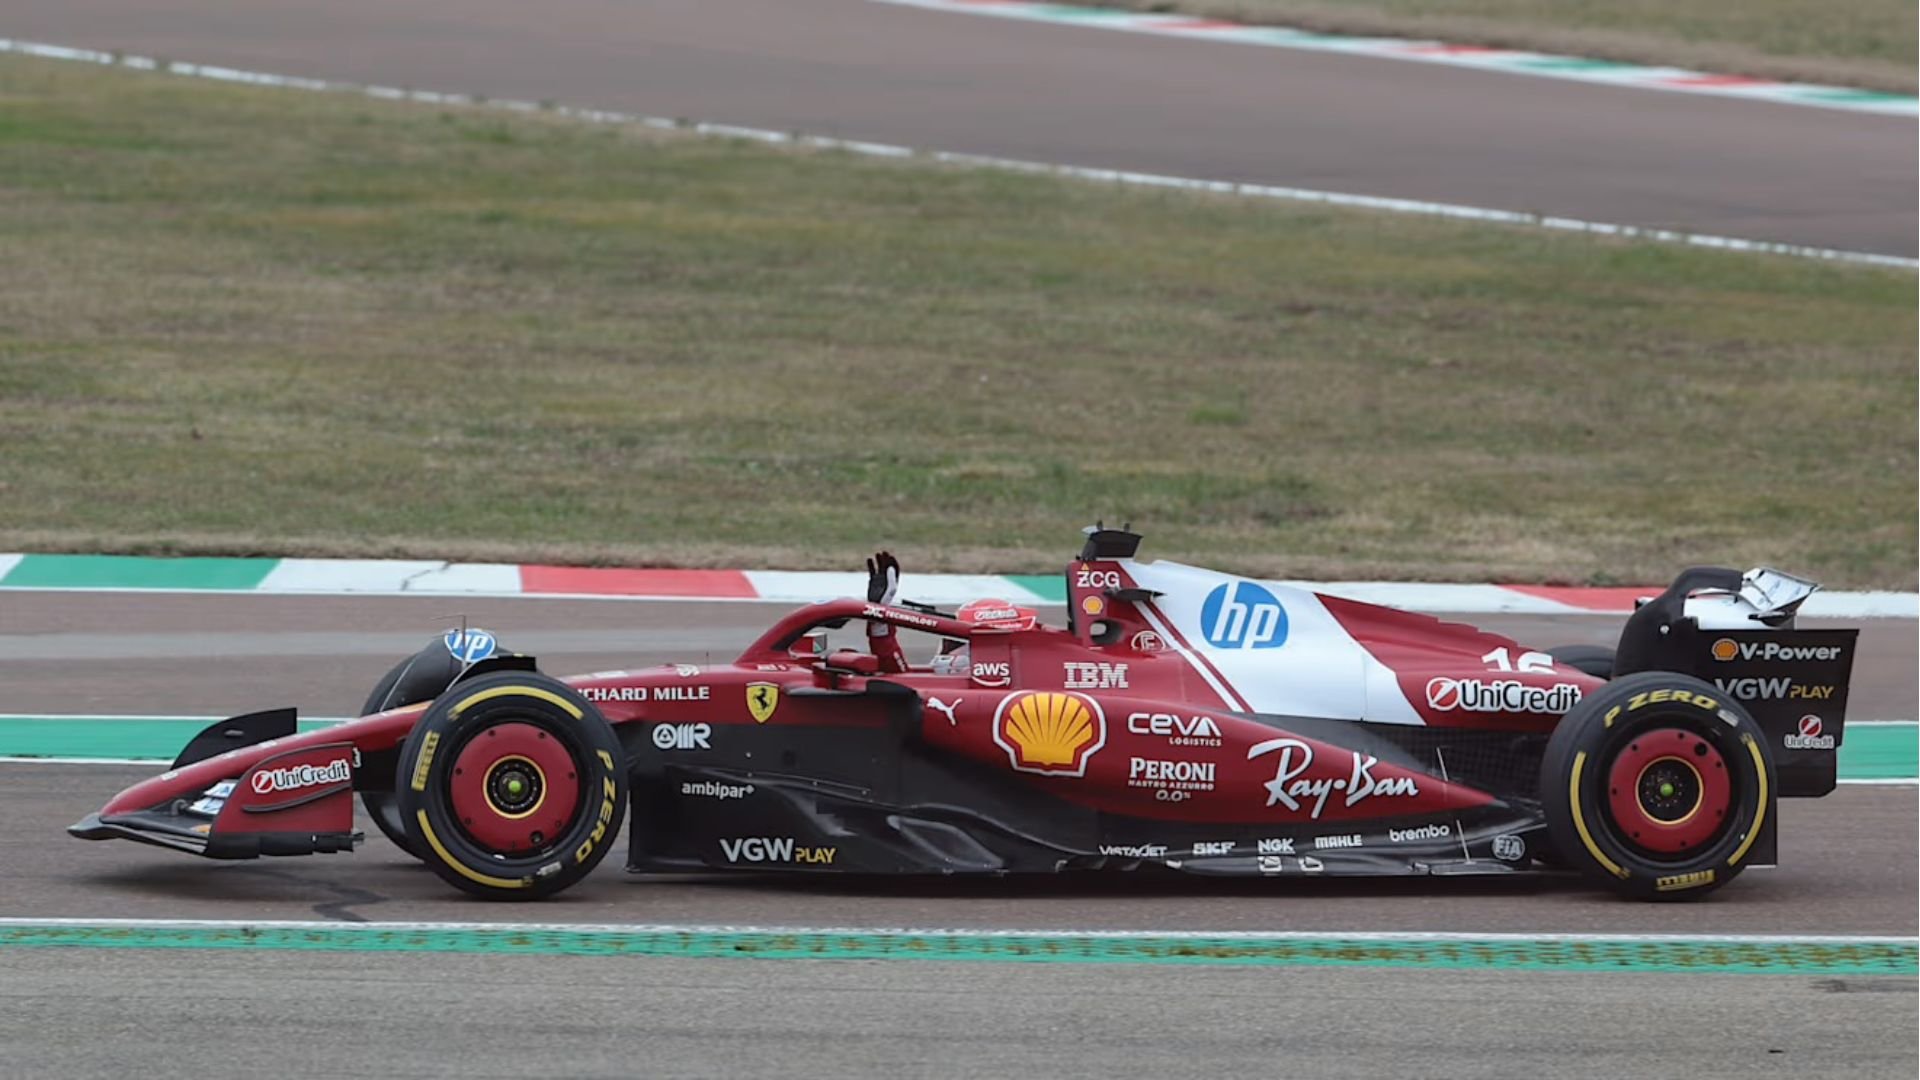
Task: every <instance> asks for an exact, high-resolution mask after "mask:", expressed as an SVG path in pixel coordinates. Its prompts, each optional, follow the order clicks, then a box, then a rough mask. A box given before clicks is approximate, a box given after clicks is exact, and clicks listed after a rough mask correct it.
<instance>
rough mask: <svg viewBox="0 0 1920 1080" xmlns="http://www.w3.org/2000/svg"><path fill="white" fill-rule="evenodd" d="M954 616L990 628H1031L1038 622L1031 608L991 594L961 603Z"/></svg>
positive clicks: (964, 621) (965, 621) (962, 620)
mask: <svg viewBox="0 0 1920 1080" xmlns="http://www.w3.org/2000/svg"><path fill="white" fill-rule="evenodd" d="M954 617H955V618H957V619H959V620H960V621H961V622H963V623H972V624H973V625H975V626H979V627H985V628H988V629H992V630H1031V629H1033V628H1034V627H1035V626H1036V625H1038V624H1039V622H1040V620H1039V618H1038V616H1037V615H1036V614H1035V612H1034V610H1033V609H1032V608H1029V607H1021V606H1020V605H1018V604H1015V603H1014V602H1013V601H1011V600H1001V599H999V598H998V597H991V596H989V597H983V598H981V599H979V600H973V601H969V602H968V603H966V604H963V605H961V607H960V610H959V612H958V613H956V614H955V616H954Z"/></svg>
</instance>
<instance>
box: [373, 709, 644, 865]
mask: <svg viewBox="0 0 1920 1080" xmlns="http://www.w3.org/2000/svg"><path fill="white" fill-rule="evenodd" d="M399 776H400V779H401V784H400V791H399V807H400V811H401V814H402V816H403V817H404V819H405V822H406V827H407V837H408V839H409V840H410V841H411V842H412V844H413V846H414V847H415V848H416V849H417V850H419V851H421V852H423V853H424V855H423V861H425V862H426V864H427V865H428V866H429V867H431V868H432V869H433V871H434V872H435V873H437V874H439V875H440V876H441V877H442V878H444V879H446V881H447V882H448V883H449V884H452V885H453V886H455V887H457V888H459V889H462V890H464V891H466V892H469V893H472V894H473V895H475V896H479V897H484V898H486V899H489V900H533V899H538V898H540V897H543V896H551V895H553V894H554V893H557V892H559V891H560V890H562V889H564V888H566V887H567V886H569V885H572V884H573V883H575V882H577V881H579V880H580V879H582V878H584V877H586V876H587V874H589V873H591V872H592V870H593V868H594V867H595V866H598V865H599V863H600V860H601V859H603V858H605V857H606V855H607V852H608V851H610V850H612V848H613V842H614V839H615V837H616V836H618V834H619V832H620V821H621V816H622V815H623V814H625V813H626V807H627V769H626V759H625V756H624V754H623V752H622V749H621V746H620V741H619V739H618V738H616V737H615V735H614V733H613V728H612V727H611V726H609V725H608V724H607V721H606V718H605V717H602V716H601V715H600V712H599V710H597V709H595V708H594V707H593V705H592V704H590V703H589V702H587V700H586V699H585V698H582V697H581V696H580V695H579V694H577V693H575V692H574V691H573V689H572V688H570V687H568V686H567V685H566V684H565V683H562V682H560V681H558V680H556V679H550V678H548V677H546V676H544V675H538V674H534V673H531V672H521V671H508V672H501V673H499V674H496V675H486V676H482V677H480V678H477V679H474V680H472V681H471V682H464V683H461V684H460V686H459V688H458V689H457V690H456V691H454V692H450V693H447V694H443V695H442V696H441V697H440V698H439V699H438V700H436V701H435V702H434V703H433V706H432V707H431V708H429V709H428V710H427V712H426V715H424V716H422V717H421V718H420V722H419V723H418V724H416V725H414V729H413V733H412V734H411V735H409V736H408V737H407V741H406V744H405V745H404V746H402V747H401V750H400V767H399Z"/></svg>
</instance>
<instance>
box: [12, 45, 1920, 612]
mask: <svg viewBox="0 0 1920 1080" xmlns="http://www.w3.org/2000/svg"><path fill="white" fill-rule="evenodd" d="M0 254H3V255H4V257H3V258H0V551H5V550H111V551H131V552H200V553H228V554H250V553H276V554H368V555H397V554H420V555H430V556H436V557H468V558H471V557H501V558H514V557H529V558H541V559H549V560H566V561H583V562H626V563H678V564H683V565H701V564H705V565H714V564H745V565H757V566H787V567H820V566H824V567H842V568H851V567H855V566H857V562H856V560H857V558H858V557H859V556H860V555H861V554H863V553H864V552H866V551H868V550H871V547H872V546H873V545H878V544H886V545H891V546H892V547H893V549H894V550H895V551H899V552H901V553H902V554H903V555H904V556H905V558H906V559H907V562H908V565H909V566H911V567H913V568H916V569H936V568H950V569H991V570H1005V571H1017V570H1051V569H1054V568H1057V566H1058V564H1059V562H1060V560H1061V559H1062V558H1063V557H1064V556H1065V555H1067V554H1069V553H1070V552H1071V550H1072V549H1073V548H1074V547H1075V546H1076V539H1077V538H1076V535H1075V531H1074V530H1075V529H1076V528H1077V527H1078V526H1080V525H1082V524H1085V523H1087V522H1089V521H1091V520H1092V519H1093V518H1095V517H1104V518H1106V519H1107V520H1108V521H1116V520H1131V521H1132V522H1133V523H1134V524H1135V525H1136V526H1138V527H1141V528H1143V529H1144V530H1145V531H1146V532H1147V533H1148V534H1149V548H1148V554H1150V555H1159V556H1174V557H1179V558H1183V559H1190V560H1195V561H1211V562H1215V563H1219V564H1223V565H1227V566H1232V567H1236V568H1241V569H1245V570H1250V571H1257V572H1265V573H1280V574H1297V575H1303V576H1305V575H1312V576H1318V577H1403V578H1404V577H1412V578H1464V579H1488V578H1491V579H1497V580H1513V579H1522V580H1568V581H1593V582H1610V581H1622V582H1647V581H1657V580H1664V579H1665V578H1666V577H1667V576H1668V575H1670V574H1671V573H1672V572H1673V571H1674V570H1675V569H1676V568H1678V567H1681V566H1684V565H1687V564H1691V563H1698V562H1723V563H1728V564H1732V565H1736V566H1746V565H1749V564H1752V563H1754V562H1758V561H1762V560H1770V561H1773V562H1775V563H1776V564H1778V565H1781V566H1782V567H1784V568H1789V569H1793V570H1797V571H1802V572H1810V573H1813V574H1816V575H1818V576H1820V577H1822V578H1824V579H1825V580H1827V581H1828V582H1829V583H1830V584H1834V585H1848V586H1861V585H1883V586H1903V585H1911V584H1913V580H1914V572H1915V570H1914V559H1915V489H1914V477H1915V410H1914V401H1915V389H1916V386H1915V384H1916V379H1915V347H1914V346H1915V343H1914V308H1915V298H1914V276H1913V274H1912V273H1910V272H1899V271H1880V270H1864V269H1857V268H1846V267H1840V266H1831V265H1822V264H1818V263H1813V262H1808V261H1803V260H1794V259H1786V258H1772V257H1754V256H1736V255H1729V254H1724V253H1716V252H1711V251H1701V250H1692V249H1684V248H1677V247H1672V246H1655V245H1644V244H1624V243H1613V242H1605V241H1598V240H1594V239H1589V238H1584V237H1578V236H1563V235H1551V234H1545V233H1541V232H1535V231H1530V230H1522V229H1507V228H1494V227H1484V226H1467V225H1460V224H1454V223H1449V222H1443V221H1430V220H1422V219H1412V218H1406V217H1398V216H1388V215H1374V214H1365V213H1356V212H1335V211H1332V210H1329V209H1325V208H1314V207H1303V206H1293V205H1274V204H1268V203H1260V202H1256V201H1247V200H1238V199H1228V198H1203V197H1195V196H1190V195H1185V194H1180V193H1174V192H1152V191H1146V192H1142V191H1132V190H1117V189H1112V188H1108V187H1105V186H1101V185H1095V184H1088V183H1078V182H1067V181H1060V180H1055V179H1050V178H1045V177H1036V176H1027V175H1018V174H1010V173H1004V172H993V171H977V170H963V169H956V168H946V167H935V166H927V165H921V164H917V163H912V162H889V161H878V160H872V159H859V158H853V157H850V156H846V155H843V154H838V153H806V152H791V151H777V150H772V149H768V148H765V147H761V146H758V145H750V144H745V143H739V142H731V141H721V140H713V139H699V138H693V137H683V136H678V135H674V134H671V133H667V134H660V133H648V132H639V131H635V130H631V129H620V128H612V127H605V126H601V127H594V126H586V125H579V124H574V123H570V122H564V121H561V120H557V119H551V118H543V117H539V116H532V117H515V116H504V115H502V114H497V113H492V112H487V111H481V110H443V109H434V108H427V107H422V106H410V105H401V104H393V103H386V102H377V101H372V100H368V99H364V98H358V97H350V96H329V95H313V94H303V93H298V92H292V91H277V90H265V89H249V88H239V87H231V86H221V85H215V84H208V83H203V82H195V81H191V80H185V79H178V78H172V77H168V76H161V75H146V74H139V73H133V72H128V71H125V70H115V69H101V68H92V67H86V66H81V65H60V64H55V63H49V62H44V61H28V60H21V59H0Z"/></svg>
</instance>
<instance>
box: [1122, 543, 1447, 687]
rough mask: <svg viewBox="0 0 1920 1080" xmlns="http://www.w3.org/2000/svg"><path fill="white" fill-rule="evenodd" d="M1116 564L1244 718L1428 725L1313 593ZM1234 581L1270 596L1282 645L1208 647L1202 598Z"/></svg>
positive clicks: (1188, 570) (1183, 568) (1173, 565)
mask: <svg viewBox="0 0 1920 1080" xmlns="http://www.w3.org/2000/svg"><path fill="white" fill-rule="evenodd" d="M1120 565H1121V566H1122V568H1124V569H1125V571H1126V572H1127V574H1128V576H1129V577H1130V578H1131V579H1132V580H1133V581H1135V582H1137V583H1138V584H1139V585H1140V586H1141V587H1142V588H1146V589H1151V590H1153V591H1155V592H1157V593H1160V594H1161V595H1160V596H1159V597H1158V598H1157V599H1156V600H1155V601H1154V606H1155V608H1156V614H1157V615H1158V616H1159V618H1161V619H1162V620H1164V627H1165V629H1162V627H1161V626H1156V627H1155V629H1157V630H1161V632H1162V633H1163V635H1165V636H1166V637H1167V639H1168V640H1169V641H1170V642H1171V641H1176V640H1177V641H1182V642H1184V643H1185V644H1186V646H1187V647H1188V648H1190V649H1192V650H1193V653H1194V656H1193V657H1192V658H1191V661H1190V662H1192V663H1194V665H1195V666H1196V667H1197V668H1200V669H1201V670H1203V671H1204V670H1206V669H1208V668H1211V669H1212V670H1213V671H1214V672H1217V673H1218V676H1219V680H1220V682H1221V683H1224V684H1225V686H1224V691H1225V692H1227V693H1230V694H1231V695H1232V696H1233V697H1235V698H1237V699H1239V701H1241V702H1242V703H1243V705H1244V709H1243V710H1242V711H1246V712H1255V713H1265V714H1269V715H1275V716H1310V717H1319V718H1324V719H1329V720H1367V721H1371V722H1374V723H1383V724H1411V725H1425V723H1426V720H1425V719H1424V718H1423V717H1421V715H1420V713H1419V712H1418V711H1417V710H1415V709H1414V707H1413V706H1412V704H1411V703H1409V702H1408V701H1407V697H1406V695H1405V694H1404V693H1402V692H1401V690H1400V683H1399V679H1398V678H1397V677H1396V676H1395V675H1394V673H1393V671H1392V670H1391V669H1390V668H1388V667H1387V666H1386V665H1385V664H1382V663H1381V662H1380V661H1379V660H1378V659H1376V658H1375V657H1374V656H1373V654H1372V653H1371V652H1369V651H1368V650H1367V649H1366V648H1365V647H1364V646H1362V645H1361V644H1360V643H1359V642H1358V641H1357V640H1355V639H1354V637H1353V635H1351V634H1349V633H1348V632H1347V629H1346V627H1344V626H1342V625H1341V624H1340V620H1338V619H1336V618H1334V616H1333V613H1332V612H1330V611H1328V610H1327V608H1326V605H1324V604H1322V603H1321V602H1320V598H1319V597H1318V596H1317V595H1315V594H1314V593H1312V592H1309V591H1307V590H1304V589H1300V588H1296V587H1294V586H1289V585H1284V584H1282V583H1280V582H1272V581H1253V580H1252V579H1249V578H1239V577H1235V576H1233V575H1230V574H1221V573H1218V572H1215V571H1212V570H1206V569H1202V568H1200V567H1197V566H1187V565H1185V564H1183V563H1177V562H1171V561H1169V560H1165V559H1162V560H1159V561H1157V562H1153V563H1135V562H1133V561H1131V560H1121V562H1120ZM1233 582H1249V583H1250V584H1254V585H1258V586H1260V587H1261V588H1263V589H1266V590H1267V591H1269V592H1271V593H1273V594H1274V598H1275V599H1276V600H1278V601H1279V602H1280V604H1281V606H1282V607H1283V608H1284V609H1285V610H1286V614H1287V637H1286V642H1285V644H1282V645H1280V646H1278V647H1276V648H1271V649H1229V648H1218V647H1215V646H1213V645H1211V644H1209V643H1208V642H1207V640H1206V634H1205V628H1204V627H1202V626H1201V615H1200V613H1201V608H1202V606H1203V604H1204V603H1205V600H1206V597H1207V594H1208V593H1210V592H1212V591H1213V590H1214V589H1216V588H1218V587H1220V586H1222V585H1227V584H1231V583H1233ZM1209 683H1210V684H1211V683H1212V680H1209Z"/></svg>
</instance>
